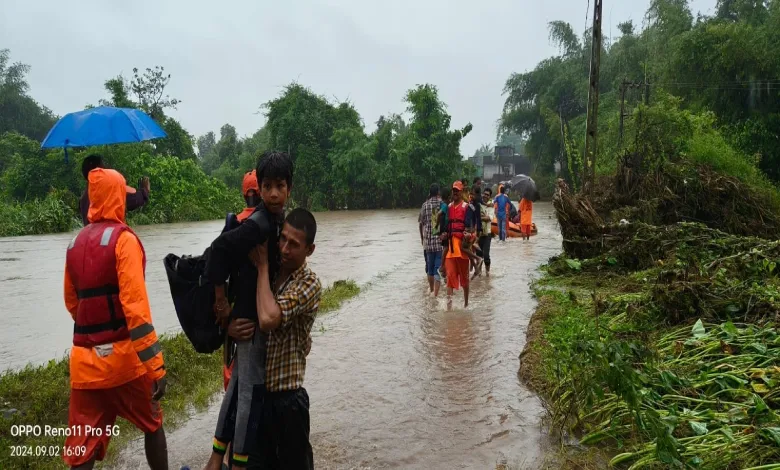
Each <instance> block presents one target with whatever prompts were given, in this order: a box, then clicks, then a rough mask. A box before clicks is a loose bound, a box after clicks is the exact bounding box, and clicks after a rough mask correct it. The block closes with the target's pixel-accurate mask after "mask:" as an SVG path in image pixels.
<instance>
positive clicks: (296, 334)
mask: <svg viewBox="0 0 780 470" xmlns="http://www.w3.org/2000/svg"><path fill="white" fill-rule="evenodd" d="M82 170H83V173H84V176H85V178H86V179H87V182H88V183H87V190H86V192H85V197H84V196H83V197H82V209H84V208H86V211H85V212H86V216H85V219H86V220H85V227H84V228H83V229H81V230H80V231H79V233H78V234H77V235H76V237H75V238H73V240H72V241H71V243H70V245H69V246H68V248H67V255H66V266H65V283H64V286H65V305H66V307H67V309H68V311H69V312H70V314H71V316H72V317H73V320H74V330H73V348H72V349H71V353H70V383H71V393H70V404H69V410H68V425H69V427H70V428H71V429H75V430H80V429H81V430H83V429H101V430H105V429H107V428H113V425H114V423H115V421H116V418H117V416H121V417H123V418H125V419H127V420H128V421H130V422H131V423H132V424H133V425H135V426H136V427H137V428H138V429H140V430H141V431H142V432H143V433H144V435H145V438H144V445H145V449H146V459H147V462H148V464H149V466H150V467H151V468H152V469H154V470H157V469H167V468H168V455H167V447H166V439H165V432H164V430H163V418H162V416H163V415H162V410H161V407H160V404H159V402H160V399H161V398H162V397H163V396H164V394H165V392H166V383H167V381H166V370H165V361H164V359H163V354H164V351H163V350H162V348H161V346H160V343H159V341H158V338H157V334H156V332H155V329H154V326H153V325H152V317H151V311H150V307H149V298H148V295H147V291H146V284H145V278H144V277H145V270H146V261H147V260H146V254H145V252H144V248H143V245H142V243H141V240H140V239H139V237H138V236H137V235H136V234H135V233H134V232H133V230H131V229H130V227H128V226H127V224H126V222H125V211H126V209H127V208H128V205H129V202H130V201H131V200H132V201H134V204H135V206H140V205H143V203H145V202H146V200H148V197H149V186H148V180H145V181H143V182H142V185H141V186H142V187H141V188H140V193H138V194H139V196H133V195H134V194H137V193H136V191H135V190H132V189H131V188H128V187H127V186H126V184H125V178H124V177H123V176H122V175H121V174H119V173H118V172H116V171H114V170H111V169H106V168H103V164H102V159H100V157H99V156H91V157H88V158H87V159H85V161H84V163H83V165H82ZM292 182H293V164H292V160H291V159H290V157H289V156H288V155H287V154H286V153H284V152H266V153H265V154H264V155H263V156H262V157H261V158H260V159H259V161H258V164H257V168H256V170H255V171H253V172H251V173H248V174H247V175H245V177H244V184H243V188H242V192H243V194H244V197H245V200H246V202H247V208H246V209H245V210H244V211H243V212H241V213H240V214H238V220H239V222H240V223H239V224H238V226H237V227H235V228H232V229H230V230H228V229H226V230H223V232H222V233H221V234H220V235H219V236H218V237H217V238H216V239H215V240H214V241H213V242H212V244H211V248H210V255H209V257H208V260H207V263H206V268H205V274H206V277H207V278H208V280H209V281H210V282H211V284H213V285H214V291H215V292H214V295H215V298H216V301H215V304H214V307H213V310H214V320H215V321H216V322H220V323H222V324H223V325H224V326H225V328H226V330H227V334H228V335H229V336H230V337H231V338H232V342H231V346H230V347H231V350H230V354H229V355H230V357H231V359H232V360H231V362H230V364H229V365H226V368H225V371H224V377H225V388H226V393H225V396H224V399H223V402H222V406H221V408H220V413H219V418H218V422H217V424H216V432H215V435H214V440H213V446H212V456H211V458H210V460H209V462H208V464H207V466H206V468H207V469H214V470H217V469H220V468H222V467H223V465H225V464H228V465H232V467H233V468H266V467H267V468H284V469H308V468H313V466H314V464H313V454H312V448H311V444H310V442H309V397H308V395H307V393H306V390H305V389H304V388H303V380H304V375H305V371H306V356H307V354H308V352H309V350H310V348H311V328H312V325H313V323H314V318H315V315H316V312H317V309H318V307H319V301H320V295H321V290H322V288H321V284H320V281H319V279H318V277H317V275H316V274H315V273H314V272H312V271H311V270H310V269H309V268H308V266H307V263H306V259H307V258H308V257H309V256H310V255H311V254H312V253H313V252H314V248H315V245H314V238H315V234H316V231H317V224H316V221H315V219H314V216H313V215H312V214H311V213H310V212H309V211H307V210H305V209H294V210H292V211H290V212H289V213H288V214H286V215H285V205H286V203H287V200H288V198H289V196H290V191H291V189H292ZM84 201H86V202H84ZM85 204H86V206H85ZM228 280H229V283H228V282H227V281H228ZM215 379H216V377H215ZM112 434H113V433H111V432H101V433H97V432H93V433H84V432H73V433H71V434H70V435H69V436H68V437H67V438H66V442H65V446H66V447H68V448H69V449H79V450H78V451H72V452H67V453H63V458H64V460H65V462H66V464H68V465H69V466H71V467H73V468H86V469H89V468H92V467H93V466H94V464H95V461H96V460H102V459H103V458H104V456H105V453H106V449H107V447H108V444H109V441H110V439H111V436H112Z"/></svg>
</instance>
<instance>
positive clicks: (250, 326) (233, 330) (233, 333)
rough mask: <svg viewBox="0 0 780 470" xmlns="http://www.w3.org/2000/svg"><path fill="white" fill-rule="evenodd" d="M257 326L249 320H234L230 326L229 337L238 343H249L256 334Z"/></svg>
mask: <svg viewBox="0 0 780 470" xmlns="http://www.w3.org/2000/svg"><path fill="white" fill-rule="evenodd" d="M255 326H256V323H255V322H253V321H252V320H249V319H248V318H234V319H233V320H232V321H231V322H230V325H229V326H228V335H229V336H230V337H231V338H233V339H235V340H238V341H248V340H250V339H252V336H253V335H254V334H255Z"/></svg>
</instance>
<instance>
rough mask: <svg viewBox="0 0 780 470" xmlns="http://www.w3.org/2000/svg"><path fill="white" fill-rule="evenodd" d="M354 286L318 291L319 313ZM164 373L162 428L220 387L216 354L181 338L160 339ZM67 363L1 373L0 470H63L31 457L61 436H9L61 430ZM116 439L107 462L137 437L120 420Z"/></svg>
mask: <svg viewBox="0 0 780 470" xmlns="http://www.w3.org/2000/svg"><path fill="white" fill-rule="evenodd" d="M359 293H360V287H359V286H358V285H357V284H355V283H354V282H353V281H337V282H335V283H334V284H333V285H332V286H331V287H328V288H327V289H325V290H324V291H323V293H322V300H321V304H320V311H319V314H325V313H328V312H330V311H333V310H335V309H338V308H339V306H340V305H341V304H342V303H343V302H345V301H347V300H349V299H351V298H352V297H355V296H356V295H358V294H359ZM160 342H161V344H162V348H163V354H164V355H165V363H166V370H167V371H168V393H167V395H166V396H165V398H163V402H162V406H163V410H164V412H165V426H166V429H173V428H175V427H176V426H177V425H179V424H181V423H182V422H184V421H186V419H187V418H188V411H189V410H190V409H191V408H193V407H194V408H195V409H203V408H205V407H206V406H207V405H208V404H209V401H210V399H211V397H213V396H214V394H215V393H216V392H218V391H219V390H220V388H221V386H222V352H221V351H216V352H215V353H213V354H198V353H196V352H195V350H194V349H193V348H192V346H191V345H190V343H189V341H188V340H187V338H186V337H185V336H184V335H183V334H178V335H172V336H165V335H163V337H161V338H160ZM69 390H70V387H69V380H68V359H67V358H63V359H59V360H51V361H49V362H48V363H47V364H44V365H40V366H27V367H26V368H24V369H22V370H19V371H7V372H5V373H4V374H3V375H2V376H0V409H5V410H7V409H16V410H18V412H16V413H14V414H12V415H10V416H0V468H2V469H12V468H41V469H61V468H66V467H65V465H64V463H63V462H62V458H61V457H56V456H47V455H39V456H37V457H35V455H36V454H39V453H41V452H42V451H43V452H47V451H48V450H49V448H51V449H52V450H56V449H59V450H61V448H62V444H63V443H64V440H65V438H64V437H58V436H45V435H41V436H29V437H27V436H13V435H12V434H11V429H12V426H15V425H40V426H41V427H42V428H43V427H44V426H45V425H49V426H52V427H54V428H60V429H61V428H64V427H65V426H66V425H67V420H68V397H69ZM117 424H118V425H119V426H120V428H119V434H118V436H117V437H114V438H112V440H111V446H110V448H109V455H108V457H107V461H108V462H110V461H111V459H112V458H114V457H115V456H116V455H118V453H119V451H120V450H121V449H122V447H123V446H124V444H126V443H127V442H128V441H129V440H131V439H133V438H136V437H138V436H140V433H139V432H138V431H137V430H136V429H135V428H134V427H133V426H132V425H131V424H129V423H128V422H126V421H125V420H123V419H119V420H117ZM14 446H27V447H28V448H31V450H32V455H33V457H18V456H12V449H11V448H12V447H14Z"/></svg>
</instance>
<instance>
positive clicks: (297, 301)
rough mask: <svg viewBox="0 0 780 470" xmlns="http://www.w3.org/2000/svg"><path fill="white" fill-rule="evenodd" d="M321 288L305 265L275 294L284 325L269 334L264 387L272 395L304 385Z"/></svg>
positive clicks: (314, 275)
mask: <svg viewBox="0 0 780 470" xmlns="http://www.w3.org/2000/svg"><path fill="white" fill-rule="evenodd" d="M321 293H322V285H321V284H320V280H319V278H318V277H317V275H316V274H314V272H313V271H312V270H311V269H309V267H308V265H307V264H306V263H304V264H303V266H301V267H300V268H298V269H297V270H296V271H295V272H294V273H292V274H291V275H290V277H289V278H287V280H286V281H285V282H284V284H282V286H281V287H280V288H279V290H278V291H277V292H276V303H277V304H279V308H280V309H281V310H282V322H281V324H280V325H279V327H278V328H276V329H275V330H273V331H272V332H271V333H270V334H269V335H268V349H267V351H266V363H265V387H266V390H268V391H269V392H283V391H287V390H295V389H297V388H300V387H302V386H303V376H304V374H305V373H306V345H307V342H308V339H309V335H310V334H311V327H312V325H313V324H314V317H315V316H316V315H317V309H318V308H319V306H320V295H321Z"/></svg>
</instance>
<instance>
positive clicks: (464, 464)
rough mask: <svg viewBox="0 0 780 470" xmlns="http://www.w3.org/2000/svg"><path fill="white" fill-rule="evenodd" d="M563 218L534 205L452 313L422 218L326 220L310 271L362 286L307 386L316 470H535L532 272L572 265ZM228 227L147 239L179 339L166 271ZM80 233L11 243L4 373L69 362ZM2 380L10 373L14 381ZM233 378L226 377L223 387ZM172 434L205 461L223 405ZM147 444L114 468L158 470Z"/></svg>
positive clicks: (191, 458)
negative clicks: (65, 273) (68, 251)
mask: <svg viewBox="0 0 780 470" xmlns="http://www.w3.org/2000/svg"><path fill="white" fill-rule="evenodd" d="M551 214H552V208H551V206H550V205H548V204H544V203H540V204H537V205H536V206H535V222H536V223H537V225H538V227H539V233H540V235H539V236H537V237H534V238H532V240H531V241H530V242H525V243H524V242H522V241H520V240H510V241H508V242H507V243H505V244H499V243H497V242H496V241H494V243H493V248H492V258H493V271H492V273H491V276H490V277H489V278H486V277H483V278H478V279H477V280H476V281H475V282H474V283H473V284H472V294H471V301H470V305H469V308H468V309H465V310H464V309H463V308H462V307H461V306H462V296H459V295H458V294H456V297H455V302H454V304H455V308H454V309H453V310H452V311H447V310H446V308H445V305H444V299H443V298H441V299H434V298H431V297H430V296H429V295H428V292H427V282H426V281H425V277H424V272H423V271H424V262H423V259H422V248H421V247H420V243H419V234H418V230H417V211H372V212H335V213H323V214H317V219H318V223H319V229H318V234H317V250H316V251H315V254H314V256H313V257H312V259H311V265H312V267H313V269H314V270H315V272H317V273H318V274H319V275H320V277H321V278H322V279H323V282H324V283H325V284H329V283H331V282H333V281H335V280H337V279H346V278H351V279H354V280H356V281H357V282H358V283H360V284H361V285H363V286H364V291H363V292H362V293H361V295H360V296H358V297H357V298H356V299H354V300H352V301H350V302H348V303H347V304H345V305H344V306H342V308H341V309H340V310H339V311H337V312H335V313H332V314H329V315H327V316H325V317H323V318H321V319H319V320H318V321H317V323H315V327H314V331H313V333H312V334H313V337H314V342H313V346H312V351H311V354H310V355H309V361H308V366H307V375H306V383H305V386H306V388H307V390H308V392H309V395H310V397H311V423H312V425H311V426H312V442H313V445H314V451H315V457H316V461H317V466H318V467H319V468H426V469H427V468H494V467H495V465H496V464H497V463H501V462H507V463H509V464H511V465H513V466H514V467H515V468H536V467H537V466H538V465H539V463H540V459H541V457H542V456H543V450H544V447H545V445H546V438H545V436H544V434H543V432H542V428H541V426H540V422H539V421H540V416H541V413H542V410H541V407H540V405H539V402H538V399H537V398H536V397H535V396H534V395H533V394H532V393H530V392H529V391H528V390H527V389H526V388H525V387H524V386H523V385H522V383H521V382H520V381H519V379H518V377H517V369H518V355H519V353H520V351H521V350H522V348H523V346H524V343H525V328H526V326H527V324H528V319H529V318H530V315H531V313H532V311H533V307H534V302H533V300H532V298H531V296H530V294H529V288H528V283H529V281H530V280H531V278H532V276H533V275H534V272H535V268H536V267H537V266H538V265H539V264H540V263H543V262H544V261H546V260H547V258H549V257H550V256H552V255H553V254H556V253H557V252H558V251H560V243H561V240H560V235H559V231H558V229H557V227H556V225H555V223H554V221H553V219H551ZM220 225H221V224H220V222H208V223H195V224H175V225H166V226H150V227H142V228H141V229H140V230H139V235H140V236H141V238H142V240H143V241H144V244H145V246H146V249H147V254H148V257H149V260H150V262H149V267H148V268H147V280H148V282H147V284H148V286H149V292H150V298H151V303H152V312H153V317H154V322H155V325H156V326H157V328H158V329H159V330H167V329H175V328H176V324H177V320H176V315H175V313H174V311H173V306H172V304H171V301H170V297H169V293H168V287H167V282H166V280H165V273H164V269H163V267H162V259H163V258H164V256H165V255H166V254H168V253H169V252H173V253H179V254H181V253H200V252H202V250H203V249H204V248H205V247H206V246H207V244H208V243H209V241H210V240H211V239H212V238H213V237H214V235H215V234H216V233H217V232H218V231H219V229H220ZM71 237H72V235H52V236H43V237H21V238H11V239H0V253H2V255H0V257H1V258H0V297H2V298H3V299H4V300H5V301H4V303H3V305H4V306H3V309H2V314H0V317H1V318H2V319H3V321H4V322H5V324H6V325H7V327H6V328H5V329H4V330H3V333H1V334H2V335H3V336H2V338H3V341H2V342H0V344H1V345H0V365H2V366H5V367H17V366H20V365H22V364H24V363H26V362H28V361H33V362H41V361H45V360H47V359H49V358H51V357H54V356H58V355H61V354H63V353H64V351H65V350H66V349H67V348H68V346H69V342H70V334H71V333H70V332H71V328H72V323H71V322H70V317H69V316H68V314H67V312H66V311H65V309H64V307H63V305H62V300H61V290H62V288H61V282H62V279H61V277H62V267H63V264H64V250H65V247H66V246H67V243H68V242H69V240H70V238H71ZM5 367H3V368H5ZM215 380H221V377H215ZM220 398H221V397H216V400H215V403H214V405H213V406H212V407H210V408H209V409H208V410H207V411H206V412H201V413H194V414H193V416H192V419H191V420H190V421H189V422H188V423H187V424H186V425H184V426H183V427H181V428H179V429H177V430H172V431H169V433H168V440H169V454H170V463H171V468H178V467H179V466H181V465H185V464H187V465H190V466H191V467H192V468H193V469H195V468H200V467H201V466H202V465H203V464H204V463H205V460H206V459H207V457H208V454H209V452H210V445H211V436H212V434H213V431H214V429H213V428H214V425H215V423H216V413H217V411H218V408H219V400H220ZM141 449H142V444H141V443H140V442H138V441H137V442H135V443H133V444H131V446H130V447H129V448H128V449H127V451H126V452H124V454H123V458H122V459H121V463H120V464H118V465H117V468H145V461H144V457H143V451H142V450H141Z"/></svg>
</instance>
